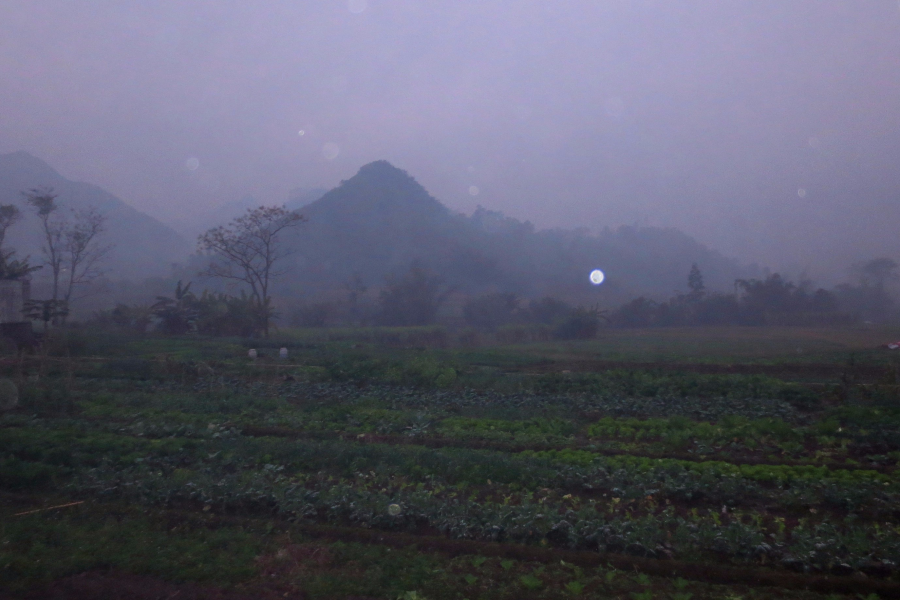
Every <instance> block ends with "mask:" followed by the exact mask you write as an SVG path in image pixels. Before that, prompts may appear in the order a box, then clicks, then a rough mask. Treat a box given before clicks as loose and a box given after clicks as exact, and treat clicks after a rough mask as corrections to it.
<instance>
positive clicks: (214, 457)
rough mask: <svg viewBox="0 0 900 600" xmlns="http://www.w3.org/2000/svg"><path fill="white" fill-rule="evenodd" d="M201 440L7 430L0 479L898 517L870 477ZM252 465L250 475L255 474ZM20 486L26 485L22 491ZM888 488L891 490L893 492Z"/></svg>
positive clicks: (887, 491)
mask: <svg viewBox="0 0 900 600" xmlns="http://www.w3.org/2000/svg"><path fill="white" fill-rule="evenodd" d="M193 433H194V434H195V437H164V438H158V439H153V438H148V437H142V436H136V435H122V434H116V433H111V432H102V431H100V432H98V431H92V430H90V429H87V428H84V427H76V426H72V427H70V428H68V429H56V430H48V429H43V428H38V427H15V428H13V427H9V428H6V429H5V430H4V435H3V436H2V437H0V459H2V460H3V461H5V462H3V464H2V466H0V477H5V478H6V481H7V485H8V486H12V485H14V484H15V485H19V486H28V485H32V484H33V483H35V482H37V481H47V480H48V478H50V477H51V475H53V476H55V477H57V479H58V478H59V477H65V476H66V475H67V474H70V473H73V472H78V471H83V470H84V469H87V468H92V467H96V466H101V465H104V464H113V465H116V466H117V467H122V468H128V467H131V466H134V465H136V464H140V463H141V462H143V461H163V464H164V465H165V469H166V470H172V469H176V468H182V469H193V470H198V469H209V470H211V471H212V472H228V471H229V470H232V469H237V468H238V466H237V465H242V466H241V467H240V468H241V469H248V468H251V469H252V468H253V465H256V468H260V465H262V464H269V463H271V464H279V465H283V466H285V467H286V468H288V469H291V470H292V471H294V472H318V471H323V472H328V473H331V474H334V475H336V476H343V477H346V476H351V475H352V474H353V473H356V472H360V471H363V472H368V471H375V472H377V473H383V474H397V475H401V476H405V477H408V478H411V479H414V480H421V479H422V478H425V477H427V478H429V479H430V480H435V481H440V482H444V483H446V484H462V483H468V484H474V485H484V484H486V483H487V482H489V481H492V482H495V483H500V484H503V485H507V486H510V487H511V488H512V489H517V490H522V489H536V488H547V487H549V488H559V489H565V490H568V491H570V492H571V493H575V494H587V495H593V496H596V495H599V494H602V493H608V494H611V495H614V496H617V497H622V498H625V499H630V498H642V497H646V496H651V495H652V496H658V497H660V498H665V499H669V500H671V501H673V502H682V503H684V502H689V503H694V504H696V503H698V502H699V503H701V505H703V504H705V505H708V506H709V505H711V506H721V505H723V504H724V505H728V506H732V507H734V506H755V505H759V504H767V505H771V504H774V505H777V506H781V507H783V508H784V509H787V510H792V511H796V510H800V509H801V508H803V507H807V508H808V507H815V506H820V507H823V508H830V509H833V510H842V511H843V510H851V511H856V512H859V513H861V514H862V515H865V516H866V517H867V518H881V517H879V515H885V516H892V515H893V512H894V507H896V506H897V505H898V503H900V485H898V483H897V482H896V481H895V479H894V478H893V477H892V476H888V475H884V474H880V473H876V472H871V471H847V470H824V469H822V468H816V467H811V468H805V467H780V466H759V467H751V466H739V465H733V464H729V463H722V462H707V463H696V462H689V461H678V460H672V459H663V460H654V459H646V458H640V457H627V456H624V457H602V456H597V455H595V454H594V453H591V452H586V451H578V450H562V451H554V452H548V453H543V454H542V453H519V454H509V453H503V452H496V451H487V450H475V449H466V448H442V449H433V448H425V447H421V446H414V445H404V446H392V445H383V444H361V443H350V442H343V441H330V442H329V441H314V440H289V439H283V438H265V437H263V438H249V437H245V436H242V435H240V433H239V432H238V431H237V430H235V429H234V428H231V427H229V426H227V425H222V424H214V423H211V424H209V425H207V427H205V428H203V429H198V430H196V431H194V432H193ZM248 465H249V466H248ZM16 481H19V483H18V484H16V483H15V482H16ZM885 484H887V485H885Z"/></svg>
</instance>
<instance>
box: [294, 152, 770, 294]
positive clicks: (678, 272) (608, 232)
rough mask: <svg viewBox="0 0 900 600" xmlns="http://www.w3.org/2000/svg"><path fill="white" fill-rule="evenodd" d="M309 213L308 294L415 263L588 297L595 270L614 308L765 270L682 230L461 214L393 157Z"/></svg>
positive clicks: (527, 289)
mask: <svg viewBox="0 0 900 600" xmlns="http://www.w3.org/2000/svg"><path fill="white" fill-rule="evenodd" d="M302 213H303V214H304V215H305V216H306V217H307V218H308V219H309V221H308V222H307V223H306V224H304V225H303V226H302V227H300V228H297V229H296V230H295V231H294V232H292V234H291V236H292V237H291V245H292V246H293V249H294V250H295V251H296V254H295V255H294V260H295V261H296V269H293V270H292V271H293V273H295V274H296V278H295V280H294V281H293V282H292V283H294V284H296V285H298V286H302V287H303V288H304V289H305V290H306V291H309V290H310V286H312V287H313V288H318V289H321V288H329V287H330V288H338V287H341V286H343V285H344V284H345V283H346V282H347V281H349V280H350V279H351V278H352V277H354V275H356V274H358V275H359V276H360V278H361V279H362V281H363V283H365V284H367V285H370V286H378V285H380V284H381V283H382V282H383V281H384V278H385V277H386V276H387V275H389V274H390V273H396V272H399V271H402V270H404V269H406V268H408V267H409V266H410V264H411V263H412V262H413V261H418V262H419V263H421V264H422V265H423V266H426V267H428V268H429V269H431V270H433V271H435V272H437V273H438V274H440V275H441V276H442V277H443V278H444V281H445V282H446V284H448V285H450V286H454V287H455V288H456V289H459V290H461V291H465V292H470V293H478V292H481V291H486V290H501V291H512V292H516V293H518V294H521V295H525V296H540V295H554V296H560V297H568V298H572V299H579V300H581V299H586V300H589V299H590V298H595V297H597V296H596V295H597V294H598V293H599V290H597V289H592V288H591V286H590V285H589V284H588V273H589V272H590V271H591V270H592V269H595V268H600V269H603V270H604V271H605V272H606V273H607V275H608V280H607V282H606V283H605V284H604V286H603V290H602V294H603V297H604V299H605V300H607V301H611V302H614V301H619V300H624V299H627V298H630V297H633V296H634V295H640V294H649V295H654V296H667V295H671V294H672V293H673V292H674V291H677V290H684V289H686V282H687V274H688V271H689V270H690V267H691V264H692V263H697V264H698V265H700V268H701V270H702V271H703V274H704V276H705V278H706V282H707V286H708V287H709V288H712V289H716V288H719V289H730V288H731V286H732V285H733V282H734V279H735V278H738V277H747V276H750V275H754V274H755V273H753V272H752V271H751V270H750V269H749V268H747V267H744V266H742V265H741V264H740V263H738V262H737V261H735V260H732V259H728V258H725V257H724V256H722V255H721V254H719V253H718V252H715V251H713V250H710V249H709V248H706V247H705V246H703V245H701V244H700V243H698V242H697V241H696V240H694V239H693V238H691V237H689V236H687V235H685V234H684V233H681V232H679V231H677V230H674V229H657V228H648V227H619V228H618V229H604V230H602V232H601V233H599V234H592V233H590V232H589V231H588V230H587V229H584V230H577V231H572V230H543V231H539V230H536V229H535V228H534V226H533V225H532V224H531V223H528V222H521V221H518V220H516V219H513V218H511V217H507V216H504V215H502V214H501V213H497V212H493V211H489V210H486V209H483V208H479V209H478V210H477V211H476V212H475V213H474V214H473V215H471V216H465V215H461V214H454V213H453V212H451V211H450V210H449V209H448V208H447V207H446V206H444V205H443V204H441V203H440V202H439V201H437V200H436V199H435V198H433V197H432V196H431V195H430V194H429V193H428V192H427V190H425V188H423V187H422V186H421V185H420V184H419V183H418V182H416V180H415V179H413V178H412V177H411V176H410V175H409V174H407V173H406V172H405V171H403V170H400V169H398V168H396V167H394V166H392V165H391V164H390V163H388V162H386V161H377V162H373V163H370V164H368V165H365V166H363V167H362V168H361V169H360V170H359V172H358V173H357V174H356V175H355V176H354V177H352V178H350V179H348V180H346V181H343V182H342V183H341V185H340V186H338V187H337V188H335V189H333V190H331V191H330V192H328V193H326V194H325V195H324V196H323V197H322V198H321V199H319V200H317V201H316V202H313V203H311V204H309V205H308V206H306V207H305V208H304V209H303V210H302ZM592 225H596V226H601V225H602V224H600V223H598V224H592ZM287 287H292V286H287Z"/></svg>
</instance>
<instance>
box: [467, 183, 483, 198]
mask: <svg viewBox="0 0 900 600" xmlns="http://www.w3.org/2000/svg"><path fill="white" fill-rule="evenodd" d="M480 193H481V190H479V189H478V186H477V185H470V186H469V195H470V196H477V195H478V194H480Z"/></svg>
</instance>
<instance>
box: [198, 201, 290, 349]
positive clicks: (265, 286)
mask: <svg viewBox="0 0 900 600" xmlns="http://www.w3.org/2000/svg"><path fill="white" fill-rule="evenodd" d="M305 220H306V219H305V218H304V217H303V216H302V215H300V214H299V213H296V212H293V211H289V210H287V209H286V208H284V207H283V206H281V207H279V206H260V207H259V208H253V209H248V210H247V213H246V214H244V215H243V216H241V217H238V218H236V219H233V220H232V221H231V222H230V223H229V224H228V225H222V226H219V227H214V228H213V229H210V230H209V231H207V232H206V233H204V234H202V235H200V237H199V238H198V240H197V245H198V247H199V249H200V251H201V252H206V253H208V254H210V255H211V256H212V258H213V260H212V261H211V262H210V264H209V267H207V269H206V270H205V271H204V272H203V273H201V274H202V275H206V276H209V277H221V278H223V279H233V280H236V281H241V282H244V283H246V284H247V285H249V286H250V294H251V297H252V298H253V299H254V301H255V302H256V303H257V308H258V309H259V310H260V311H261V312H260V314H261V316H262V323H263V331H264V333H265V335H266V336H267V337H268V335H269V317H270V311H271V308H270V298H269V285H270V283H271V281H272V280H273V279H275V278H277V277H278V276H280V275H282V274H283V272H281V271H278V270H276V269H275V263H277V262H278V261H279V260H280V259H282V258H284V257H285V256H286V255H287V254H288V251H287V250H286V249H284V248H283V247H282V245H281V244H280V243H279V236H280V234H281V233H282V232H283V231H285V230H286V229H290V228H292V227H295V226H297V225H299V224H300V223H302V222H304V221H305Z"/></svg>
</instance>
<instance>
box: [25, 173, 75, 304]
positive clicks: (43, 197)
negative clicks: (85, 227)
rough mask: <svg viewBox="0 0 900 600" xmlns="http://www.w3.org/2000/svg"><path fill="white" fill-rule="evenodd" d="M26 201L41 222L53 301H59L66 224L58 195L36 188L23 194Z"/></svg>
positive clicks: (49, 189) (51, 191) (50, 189)
mask: <svg viewBox="0 0 900 600" xmlns="http://www.w3.org/2000/svg"><path fill="white" fill-rule="evenodd" d="M22 193H23V194H24V196H25V201H26V202H28V204H30V205H31V206H32V207H34V210H35V212H36V213H37V216H38V219H40V221H41V229H42V231H43V234H44V246H43V248H41V250H43V252H44V257H45V258H44V263H45V264H46V266H48V267H50V276H51V278H52V280H53V293H52V296H51V300H54V301H55V300H58V299H59V275H60V273H61V272H62V268H63V244H64V243H65V236H64V231H65V227H64V223H63V222H62V220H61V219H60V218H59V215H58V213H57V210H58V209H59V206H58V205H57V204H56V197H57V195H56V194H54V193H53V188H36V189H31V190H28V191H27V192H22Z"/></svg>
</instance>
